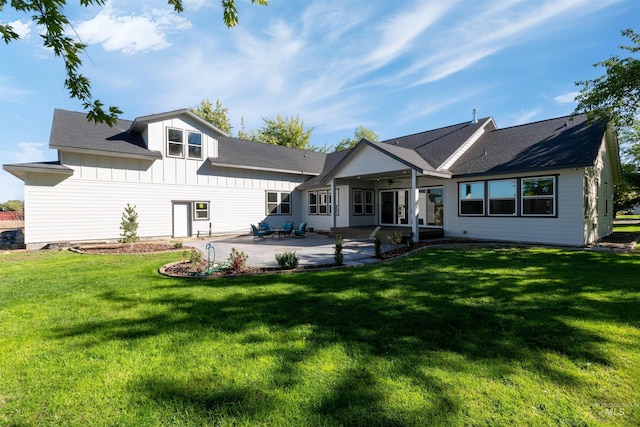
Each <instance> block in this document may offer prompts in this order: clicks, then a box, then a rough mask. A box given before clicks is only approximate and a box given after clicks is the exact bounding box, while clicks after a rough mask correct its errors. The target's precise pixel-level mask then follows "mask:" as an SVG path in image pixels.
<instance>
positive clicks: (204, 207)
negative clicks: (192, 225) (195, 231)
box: [193, 202, 209, 221]
mask: <svg viewBox="0 0 640 427" xmlns="http://www.w3.org/2000/svg"><path fill="white" fill-rule="evenodd" d="M193 217H194V219H195V220H196V221H198V220H208V219H209V202H193Z"/></svg>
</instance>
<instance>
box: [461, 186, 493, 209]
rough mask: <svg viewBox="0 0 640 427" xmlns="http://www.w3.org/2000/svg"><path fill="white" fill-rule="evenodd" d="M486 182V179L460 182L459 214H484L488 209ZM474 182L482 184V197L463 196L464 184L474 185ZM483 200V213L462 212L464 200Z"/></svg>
mask: <svg viewBox="0 0 640 427" xmlns="http://www.w3.org/2000/svg"><path fill="white" fill-rule="evenodd" d="M485 182H486V181H468V182H459V183H458V215H460V216H484V214H485V212H486V211H487V208H486V201H485V195H486V188H485ZM473 184H480V185H481V186H482V197H480V198H466V197H463V196H462V194H463V192H462V186H463V185H473ZM478 201H480V202H482V212H481V213H463V212H462V203H463V202H478Z"/></svg>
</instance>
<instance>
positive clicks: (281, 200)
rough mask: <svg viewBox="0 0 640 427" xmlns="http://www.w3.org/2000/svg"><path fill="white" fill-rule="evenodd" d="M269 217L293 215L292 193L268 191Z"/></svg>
mask: <svg viewBox="0 0 640 427" xmlns="http://www.w3.org/2000/svg"><path fill="white" fill-rule="evenodd" d="M266 199H267V200H266V206H267V215H291V193H282V192H278V191H267V193H266Z"/></svg>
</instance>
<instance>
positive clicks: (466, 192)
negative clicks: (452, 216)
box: [459, 181, 484, 215]
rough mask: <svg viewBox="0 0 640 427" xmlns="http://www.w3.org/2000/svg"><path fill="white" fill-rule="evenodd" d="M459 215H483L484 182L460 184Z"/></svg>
mask: <svg viewBox="0 0 640 427" xmlns="http://www.w3.org/2000/svg"><path fill="white" fill-rule="evenodd" d="M459 192H460V193H459V195H460V215H484V181H478V182H461V183H460V186H459Z"/></svg>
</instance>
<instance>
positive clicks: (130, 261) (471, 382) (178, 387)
mask: <svg viewBox="0 0 640 427" xmlns="http://www.w3.org/2000/svg"><path fill="white" fill-rule="evenodd" d="M179 256H180V254H178V253H169V254H159V255H134V256H87V255H78V254H75V253H71V252H48V253H11V254H2V255H0V425H3V426H5V425H6V426H36V425H37V426H59V425H69V426H160V425H166V426H186V425H197V426H200V425H222V426H230V425H234V426H235V425H247V426H255V425H265V426H274V425H275V426H278V425H287V426H289V425H291V426H324V425H327V426H332V425H364V426H427V425H452V426H463V425H487V426H495V425H541V426H548V425H564V426H585V425H587V426H590V425H601V426H612V425H613V426H616V425H618V426H628V425H638V424H640V279H639V277H640V254H612V253H596V252H586V251H571V250H561V249H475V250H464V249H463V248H460V249H445V248H442V249H437V250H434V249H432V250H428V251H422V252H419V253H417V254H414V255H412V256H409V257H406V258H402V259H398V260H395V261H393V262H388V263H382V264H377V265H371V266H367V267H362V268H350V269H340V270H333V271H324V272H313V273H301V274H285V275H264V276H260V277H243V278H230V279H219V280H201V281H198V280H195V281H194V280H179V279H171V278H166V277H162V276H159V275H158V274H157V273H156V269H157V268H158V267H159V266H160V265H162V264H165V263H167V262H170V261H174V260H176V259H177V258H179Z"/></svg>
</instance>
